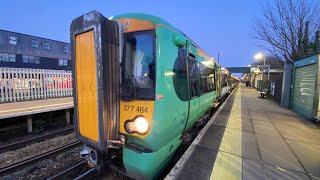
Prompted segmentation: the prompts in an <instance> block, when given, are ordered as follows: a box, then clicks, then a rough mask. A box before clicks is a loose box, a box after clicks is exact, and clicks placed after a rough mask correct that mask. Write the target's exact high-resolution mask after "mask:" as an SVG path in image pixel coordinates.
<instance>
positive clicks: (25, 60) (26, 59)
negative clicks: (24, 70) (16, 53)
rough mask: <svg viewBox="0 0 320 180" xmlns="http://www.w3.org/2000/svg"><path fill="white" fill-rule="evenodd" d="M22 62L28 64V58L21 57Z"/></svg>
mask: <svg viewBox="0 0 320 180" xmlns="http://www.w3.org/2000/svg"><path fill="white" fill-rule="evenodd" d="M22 62H23V63H29V56H27V55H22Z"/></svg>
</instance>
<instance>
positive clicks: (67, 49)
mask: <svg viewBox="0 0 320 180" xmlns="http://www.w3.org/2000/svg"><path fill="white" fill-rule="evenodd" d="M63 52H65V53H68V52H69V46H68V45H64V46H63Z"/></svg>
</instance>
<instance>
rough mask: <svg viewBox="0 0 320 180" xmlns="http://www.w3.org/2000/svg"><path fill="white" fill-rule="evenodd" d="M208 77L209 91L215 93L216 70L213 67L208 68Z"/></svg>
mask: <svg viewBox="0 0 320 180" xmlns="http://www.w3.org/2000/svg"><path fill="white" fill-rule="evenodd" d="M206 75H207V79H206V82H207V90H208V92H211V91H214V90H215V89H216V88H215V83H214V76H215V74H214V69H213V68H212V67H208V66H206Z"/></svg>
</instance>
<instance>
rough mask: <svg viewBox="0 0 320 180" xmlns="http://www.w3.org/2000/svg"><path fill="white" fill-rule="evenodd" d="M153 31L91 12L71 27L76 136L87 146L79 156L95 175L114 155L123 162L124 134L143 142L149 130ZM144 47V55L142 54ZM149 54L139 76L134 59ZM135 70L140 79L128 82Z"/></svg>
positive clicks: (138, 22) (139, 23)
mask: <svg viewBox="0 0 320 180" xmlns="http://www.w3.org/2000/svg"><path fill="white" fill-rule="evenodd" d="M128 21H130V22H129V23H130V25H128ZM154 29H155V26H154V25H153V24H152V23H150V22H147V21H142V20H138V19H130V18H126V19H117V21H114V20H109V19H108V18H105V17H104V16H103V15H102V14H100V13H98V12H96V11H92V12H89V13H87V14H85V15H83V16H80V17H78V18H76V19H75V20H73V22H72V25H71V29H70V32H71V34H70V36H71V46H72V47H71V48H72V62H73V79H74V87H75V88H74V112H75V113H74V120H75V121H74V122H75V124H76V135H77V138H78V139H79V140H80V141H82V142H84V144H85V145H86V147H85V148H84V149H83V150H82V151H81V152H80V156H81V157H83V158H86V159H87V160H88V162H89V163H90V164H92V165H93V166H94V167H95V168H96V169H98V170H100V169H102V168H103V167H105V164H104V163H106V162H108V159H109V160H110V158H112V157H113V154H117V155H119V157H120V158H122V150H123V148H124V147H125V148H129V146H130V144H125V143H126V139H127V138H126V137H127V135H129V136H130V137H136V138H138V139H141V140H143V139H144V138H145V137H146V136H147V135H148V132H149V131H150V129H151V125H152V120H153V113H154V96H155V95H154V92H155V81H154V79H153V78H154V77H155V69H154V66H155V62H154V59H155V58H154V57H151V55H152V56H154V54H155V53H154V48H155V47H154V46H155V42H154V41H155V38H154V37H155V34H154ZM141 37H142V38H141ZM141 41H143V43H147V44H148V46H146V45H145V44H144V47H141V48H140V49H139V51H138V50H136V49H138V48H137V47H136V46H138V45H139V43H141ZM145 47H147V49H148V50H145V51H144V52H141V50H143V48H145ZM139 53H140V54H139ZM148 53H149V54H150V55H149V56H150V59H148V63H149V64H147V65H146V67H148V68H149V69H148V70H147V71H146V72H142V71H143V70H142V68H140V69H139V66H138V65H137V64H134V63H133V62H136V61H137V59H141V60H140V61H142V57H141V58H138V57H140V56H143V55H145V56H146V55H147V54H148ZM123 56H124V57H125V58H123ZM149 56H148V57H149ZM140 64H142V62H140ZM146 67H144V69H146ZM135 71H139V74H142V75H141V77H137V76H135V78H136V79H134V80H133V79H132V78H128V77H127V76H129V74H135V73H136V72H135ZM144 71H145V70H144ZM133 81H135V82H133ZM133 84H134V85H133ZM130 147H131V148H132V149H137V148H136V147H135V146H132V145H131V146H130ZM118 161H121V159H120V160H118Z"/></svg>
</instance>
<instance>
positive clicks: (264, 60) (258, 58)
mask: <svg viewBox="0 0 320 180" xmlns="http://www.w3.org/2000/svg"><path fill="white" fill-rule="evenodd" d="M254 59H256V60H261V59H263V74H262V79H263V80H264V71H265V69H266V56H265V55H264V54H262V53H257V54H255V55H254Z"/></svg>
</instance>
